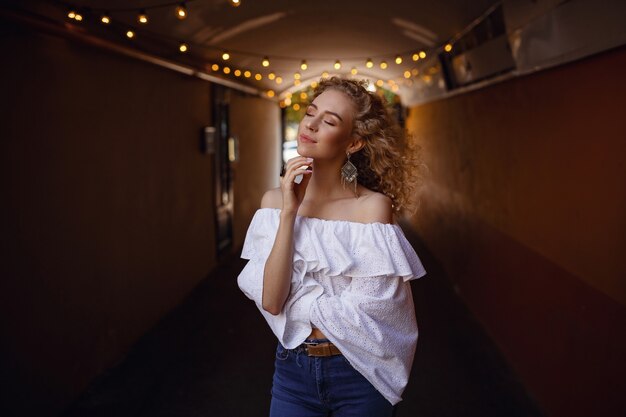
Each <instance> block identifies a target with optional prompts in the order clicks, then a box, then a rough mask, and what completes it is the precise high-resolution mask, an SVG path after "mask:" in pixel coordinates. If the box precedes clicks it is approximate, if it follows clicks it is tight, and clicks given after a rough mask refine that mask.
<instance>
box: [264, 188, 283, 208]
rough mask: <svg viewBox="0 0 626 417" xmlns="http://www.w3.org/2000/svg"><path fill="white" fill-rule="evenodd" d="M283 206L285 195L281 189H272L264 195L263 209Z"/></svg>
mask: <svg viewBox="0 0 626 417" xmlns="http://www.w3.org/2000/svg"><path fill="white" fill-rule="evenodd" d="M282 206H283V194H282V192H281V190H280V187H276V188H270V189H269V190H267V191H266V192H265V194H263V198H262V199H261V208H277V209H279V208H281V207H282Z"/></svg>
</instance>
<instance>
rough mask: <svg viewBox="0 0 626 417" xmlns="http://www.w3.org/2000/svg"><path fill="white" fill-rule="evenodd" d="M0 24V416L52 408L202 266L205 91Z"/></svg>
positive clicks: (191, 282) (193, 280)
mask: <svg viewBox="0 0 626 417" xmlns="http://www.w3.org/2000/svg"><path fill="white" fill-rule="evenodd" d="M0 33H1V34H2V35H1V36H0V45H1V47H2V51H3V56H4V58H5V59H4V60H3V64H2V66H1V69H0V71H1V72H2V73H1V77H0V91H1V92H2V93H1V94H2V104H1V108H0V111H1V113H0V114H2V123H0V138H1V141H0V143H1V151H0V158H1V159H0V170H1V175H0V187H1V188H0V189H1V192H2V200H3V203H2V205H0V207H1V209H0V210H1V216H0V219H1V221H2V233H1V234H0V236H1V237H0V241H1V242H2V250H1V255H0V256H1V260H0V265H1V266H0V268H1V276H2V280H1V283H0V306H1V307H0V309H1V311H0V323H1V335H2V336H1V337H2V343H1V344H0V369H2V386H1V387H0V403H1V404H2V409H3V412H2V413H0V414H3V415H37V416H46V415H55V414H56V413H58V412H59V410H61V409H62V408H63V407H64V406H66V405H67V404H68V403H69V402H70V401H72V400H73V399H75V398H76V396H77V395H78V394H79V393H80V392H81V391H82V390H84V389H85V387H86V386H87V384H88V383H89V382H90V380H91V379H92V378H93V377H94V376H95V375H97V374H99V373H101V372H102V371H103V370H105V369H106V368H108V367H110V366H112V365H114V364H115V363H116V362H117V361H119V360H120V359H122V358H123V357H124V354H125V352H126V351H127V350H128V348H129V347H130V346H131V345H132V343H133V342H134V341H136V340H137V338H138V337H139V336H140V335H142V334H143V333H145V332H146V330H147V329H149V328H150V327H151V326H153V325H154V324H155V323H156V322H157V320H159V318H161V317H162V316H163V315H164V314H165V313H166V312H167V311H169V310H170V309H171V308H172V307H173V306H175V305H176V304H177V303H179V302H180V300H181V299H182V298H183V297H184V296H185V295H186V294H187V293H188V292H189V291H190V290H191V289H192V288H193V287H194V286H195V285H196V284H197V283H198V282H199V281H200V280H202V279H203V278H205V277H206V276H207V274H208V273H209V271H210V270H211V269H212V268H213V266H214V265H215V256H214V254H215V245H214V211H213V203H212V195H213V193H212V183H213V180H212V175H213V174H212V173H213V166H212V163H211V158H210V157H209V156H206V155H203V154H201V153H200V152H199V147H198V143H199V138H200V132H201V129H202V127H203V126H206V125H210V124H211V120H210V114H211V108H210V95H209V84H208V83H207V82H204V81H200V80H197V79H194V78H187V77H184V76H181V75H179V74H175V73H173V72H170V71H166V70H164V69H160V68H157V67H153V66H150V65H148V64H145V63H142V62H137V61H133V60H130V59H128V58H125V57H121V56H117V55H112V54H109V53H107V52H104V51H101V50H96V49H93V48H90V47H87V46H83V45H80V44H76V43H72V42H70V41H67V40H65V39H61V38H56V37H52V36H47V35H43V34H39V33H36V32H33V31H31V30H29V29H26V28H22V27H16V26H14V25H13V24H11V23H10V22H5V21H2V22H1V24H0ZM7 409H8V411H9V412H8V413H5V412H6V411H7Z"/></svg>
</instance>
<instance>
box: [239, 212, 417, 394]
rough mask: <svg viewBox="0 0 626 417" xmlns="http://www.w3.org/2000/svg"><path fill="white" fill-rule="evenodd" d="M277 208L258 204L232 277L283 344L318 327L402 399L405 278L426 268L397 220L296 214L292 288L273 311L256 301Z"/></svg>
mask: <svg viewBox="0 0 626 417" xmlns="http://www.w3.org/2000/svg"><path fill="white" fill-rule="evenodd" d="M279 214H280V209H274V208H262V209H259V210H257V211H256V213H255V214H254V217H253V218H252V221H251V223H250V226H249V227H248V231H247V234H246V238H245V241H244V245H243V249H242V253H241V257H242V258H244V259H249V262H248V263H247V264H246V266H245V267H244V269H243V270H242V271H241V273H240V274H239V276H238V277H237V284H238V285H239V288H240V289H241V291H242V292H243V293H244V294H245V295H246V296H247V297H248V298H250V299H251V300H253V301H254V302H255V303H256V306H257V307H258V309H259V311H260V312H261V314H262V315H263V317H264V318H265V320H266V321H267V323H268V324H269V326H270V328H271V329H272V332H273V333H274V334H275V335H276V337H277V338H278V340H279V341H280V343H281V344H282V345H283V346H285V347H286V348H287V349H293V348H295V347H297V346H298V345H300V344H301V343H302V342H304V340H305V339H306V338H307V337H308V335H309V334H310V333H311V330H312V327H317V328H318V329H320V330H321V331H322V333H324V335H325V336H326V337H327V338H328V339H329V340H330V341H332V342H333V343H334V344H335V345H336V346H337V347H338V348H339V349H340V350H341V352H342V353H343V354H344V356H345V358H346V359H347V360H348V361H349V362H350V364H351V365H352V366H353V367H354V368H355V369H356V370H357V371H359V372H360V373H361V374H362V375H363V376H364V377H365V378H367V380H368V381H370V383H371V384H372V385H373V386H374V387H375V388H376V389H377V390H378V391H379V392H380V393H381V394H382V395H383V396H384V397H385V398H387V400H389V402H390V403H391V404H396V403H398V402H400V401H401V400H402V397H401V395H402V392H403V391H404V388H405V387H406V384H407V382H408V378H409V374H410V371H411V367H412V365H413V357H414V355H415V349H416V346H417V335H418V329H417V322H416V318H415V308H414V305H413V296H412V293H411V285H410V282H409V281H410V280H413V279H416V278H420V277H422V276H424V275H426V271H425V269H424V267H423V265H422V263H421V261H420V259H419V257H418V256H417V254H416V253H415V250H414V249H413V247H412V246H411V244H410V243H409V242H408V241H407V239H406V237H405V235H404V233H403V231H402V229H401V228H400V226H398V225H397V224H387V223H356V222H350V221H343V220H325V219H318V218H313V217H304V216H297V217H296V221H295V226H294V257H293V274H292V277H291V288H290V293H289V296H288V298H287V300H286V302H285V305H284V308H283V311H282V312H281V313H280V314H278V315H276V316H274V315H272V314H271V313H269V312H267V311H265V310H264V309H263V307H262V304H261V299H262V293H263V271H264V268H265V262H266V260H267V258H268V256H269V254H270V251H271V250H272V247H273V245H274V240H275V238H276V232H277V230H278V224H279V222H280V217H279Z"/></svg>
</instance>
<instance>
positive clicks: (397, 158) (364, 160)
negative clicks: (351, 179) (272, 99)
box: [312, 77, 424, 213]
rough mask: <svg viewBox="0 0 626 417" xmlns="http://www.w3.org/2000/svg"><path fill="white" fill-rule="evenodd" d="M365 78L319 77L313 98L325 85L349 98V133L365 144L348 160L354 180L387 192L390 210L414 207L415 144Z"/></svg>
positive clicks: (417, 158)
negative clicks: (351, 117)
mask: <svg viewBox="0 0 626 417" xmlns="http://www.w3.org/2000/svg"><path fill="white" fill-rule="evenodd" d="M367 85H368V81H367V80H352V79H347V78H340V77H332V78H323V79H321V80H320V81H319V83H318V85H317V86H316V87H315V89H314V91H313V98H312V100H313V99H315V98H316V97H317V96H319V95H320V94H322V93H323V92H324V91H326V90H328V89H333V90H338V91H340V92H343V93H345V94H346V95H347V96H348V97H350V98H351V99H352V102H353V103H354V105H355V108H356V112H355V115H354V122H353V126H352V134H353V135H356V136H358V137H360V138H362V139H363V141H364V142H365V146H363V148H361V150H359V151H358V152H356V153H355V154H354V155H353V156H352V157H351V158H350V161H351V162H352V163H353V164H354V165H355V166H356V167H357V169H358V177H357V182H358V183H359V184H361V185H362V186H364V187H366V188H369V189H370V190H373V191H377V192H380V193H383V194H385V195H386V196H388V197H389V198H390V199H391V201H392V205H393V209H394V213H398V212H399V211H400V210H401V209H407V210H409V211H411V212H412V213H414V212H415V210H416V209H417V205H418V202H416V201H414V200H413V199H412V197H413V196H414V191H415V188H416V187H417V186H418V185H419V183H421V181H422V177H421V175H420V171H421V168H423V167H424V164H422V163H421V155H420V153H419V150H420V149H421V148H420V147H419V146H418V145H416V144H412V143H411V140H410V135H409V134H408V133H407V132H406V130H405V129H403V128H402V127H401V126H400V125H399V124H398V122H397V121H396V119H395V118H394V116H393V113H392V109H391V108H390V106H389V103H388V102H387V100H386V99H385V98H384V97H381V96H378V95H377V94H375V93H372V92H370V91H368V90H367Z"/></svg>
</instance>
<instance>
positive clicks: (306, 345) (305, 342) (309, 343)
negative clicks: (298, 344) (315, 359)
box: [302, 340, 320, 356]
mask: <svg viewBox="0 0 626 417" xmlns="http://www.w3.org/2000/svg"><path fill="white" fill-rule="evenodd" d="M302 344H303V345H304V353H306V354H307V356H312V355H311V354H309V346H317V345H319V344H320V342H307V341H306V340H305V341H304V342H302Z"/></svg>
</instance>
